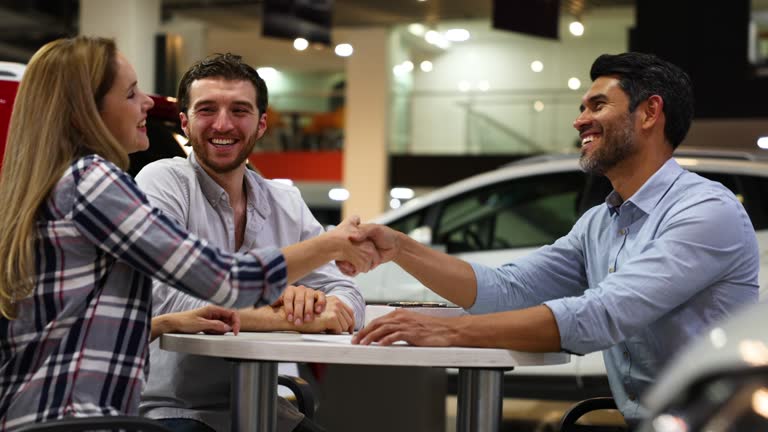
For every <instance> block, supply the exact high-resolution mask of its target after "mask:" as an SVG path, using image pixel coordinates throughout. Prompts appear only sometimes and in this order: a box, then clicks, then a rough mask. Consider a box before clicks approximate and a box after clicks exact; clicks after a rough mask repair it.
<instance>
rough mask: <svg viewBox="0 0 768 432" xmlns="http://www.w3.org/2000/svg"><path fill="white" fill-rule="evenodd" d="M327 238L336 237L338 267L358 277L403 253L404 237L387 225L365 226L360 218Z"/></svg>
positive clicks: (345, 221) (342, 223) (341, 227)
mask: <svg viewBox="0 0 768 432" xmlns="http://www.w3.org/2000/svg"><path fill="white" fill-rule="evenodd" d="M325 235H326V236H329V237H332V238H334V240H335V241H334V245H335V246H334V248H335V250H336V253H335V254H334V256H335V257H336V258H335V260H336V265H337V266H338V267H339V270H341V272H342V273H344V274H345V275H347V276H355V275H357V274H359V273H366V272H368V271H371V270H373V269H375V268H376V267H377V266H378V265H379V264H382V263H385V262H389V261H392V260H394V259H395V257H397V254H398V253H399V251H400V238H399V236H400V235H401V234H400V233H399V232H398V231H395V230H393V229H391V228H389V227H387V226H384V225H378V224H361V223H360V218H359V217H358V216H351V217H348V218H346V219H344V221H342V222H341V223H340V224H339V225H338V226H337V227H336V228H334V229H333V230H331V231H329V232H327V233H326V234H325Z"/></svg>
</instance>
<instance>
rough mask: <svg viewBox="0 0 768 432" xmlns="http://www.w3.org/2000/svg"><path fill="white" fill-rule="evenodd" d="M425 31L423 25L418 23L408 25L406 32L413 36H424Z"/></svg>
mask: <svg viewBox="0 0 768 432" xmlns="http://www.w3.org/2000/svg"><path fill="white" fill-rule="evenodd" d="M425 31H427V29H426V27H424V24H420V23H413V24H408V32H410V33H411V34H412V35H414V36H424V32H425Z"/></svg>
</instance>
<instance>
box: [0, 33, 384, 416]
mask: <svg viewBox="0 0 768 432" xmlns="http://www.w3.org/2000/svg"><path fill="white" fill-rule="evenodd" d="M151 107H152V101H151V99H150V98H149V97H147V95H146V94H144V93H142V92H141V91H140V90H139V88H138V86H137V82H136V73H135V72H134V70H133V68H132V67H131V65H130V64H129V63H128V62H127V61H126V60H125V58H124V57H123V56H122V55H121V54H119V53H118V52H117V50H116V48H115V44H114V42H112V41H111V40H107V39H100V38H89V37H77V38H74V39H64V40H58V41H55V42H51V43H49V44H47V45H45V46H44V47H42V48H41V49H40V50H39V51H38V52H37V53H36V54H35V55H34V56H33V57H32V59H31V61H30V63H29V65H28V67H27V69H26V71H25V75H24V78H23V79H22V81H21V84H20V87H19V93H18V96H17V99H16V103H15V106H14V109H13V115H12V118H11V124H10V133H9V136H8V144H7V149H6V153H5V159H4V161H3V169H2V173H1V174H0V202H2V203H3V206H2V209H0V260H1V261H0V262H2V271H0V311H2V317H0V430H13V429H15V428H17V427H19V426H21V425H23V424H27V423H31V422H39V421H45V420H49V419H55V418H61V417H66V416H101V415H117V414H126V413H127V414H135V413H136V412H137V407H138V401H139V395H140V393H141V384H142V383H143V380H144V373H145V372H146V370H147V366H148V365H147V360H148V359H147V352H148V341H149V338H150V310H151V305H150V299H151V278H152V277H154V278H157V279H159V280H162V281H164V282H166V283H168V284H170V285H172V286H174V287H176V288H178V289H180V290H183V291H186V292H189V293H191V294H194V295H196V296H199V297H201V298H205V299H208V300H210V301H212V302H215V303H217V304H220V305H223V306H227V307H243V306H247V305H254V304H269V303H272V302H273V301H275V300H276V299H277V298H278V297H279V296H280V294H281V292H282V290H283V289H284V288H285V286H286V283H288V282H292V281H294V280H296V279H298V278H299V277H301V276H303V275H304V274H306V273H308V272H309V271H311V270H312V269H314V268H315V267H318V266H320V265H322V264H324V263H326V262H328V261H331V260H338V259H344V260H350V261H352V262H353V263H355V264H356V265H357V268H358V269H360V270H367V269H368V268H370V266H371V265H372V264H374V260H375V259H376V257H375V249H373V248H372V246H371V244H370V243H357V244H353V243H352V242H350V241H349V237H350V235H352V234H353V233H355V232H356V230H357V228H356V225H357V223H358V221H357V220H347V221H345V222H344V223H342V224H341V225H340V226H339V227H338V228H337V229H335V230H333V231H330V232H328V233H326V234H324V235H321V236H319V237H316V238H314V239H311V240H308V241H306V242H303V243H299V244H296V245H293V246H288V247H286V248H283V249H282V250H279V249H264V250H254V251H250V252H249V253H246V254H228V253H224V252H222V251H219V250H217V249H214V248H211V247H208V246H207V245H206V243H205V242H204V241H202V240H200V239H198V238H197V237H195V236H193V235H191V234H189V233H187V232H186V231H185V230H184V229H183V228H181V227H179V226H178V225H176V224H174V223H173V222H172V221H171V220H170V219H168V218H166V217H165V216H164V215H163V214H162V213H161V212H159V211H158V210H156V209H153V208H152V207H151V206H150V205H149V204H148V203H147V201H146V198H145V197H144V194H143V193H142V192H141V191H140V190H139V189H138V187H137V186H136V184H135V183H134V182H133V180H132V179H131V178H130V177H129V176H128V175H127V174H125V172H124V171H123V170H124V169H125V168H126V167H127V165H128V156H127V155H128V153H130V152H134V151H138V150H142V149H146V148H147V146H148V145H149V143H148V141H147V136H146V117H147V111H148V110H149V109H150V108H151ZM213 319H214V320H217V319H220V320H224V321H227V322H228V324H231V325H232V327H233V329H236V327H237V325H238V324H239V322H238V321H237V318H236V316H235V317H233V316H227V315H226V314H218V313H217V314H214V315H213ZM182 330H183V329H182ZM193 330H196V329H193Z"/></svg>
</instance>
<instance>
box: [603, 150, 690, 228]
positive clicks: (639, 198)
mask: <svg viewBox="0 0 768 432" xmlns="http://www.w3.org/2000/svg"><path fill="white" fill-rule="evenodd" d="M684 171H685V170H683V168H682V167H681V166H680V165H678V163H677V161H676V160H675V159H674V158H669V160H667V161H666V162H665V163H664V165H662V166H661V168H659V169H658V170H657V171H656V172H655V173H653V175H652V176H651V177H650V178H649V179H648V180H646V182H645V183H643V185H642V186H640V189H638V190H637V192H635V193H634V195H632V196H631V197H629V199H628V200H627V201H626V202H631V203H632V204H634V206H635V207H637V208H638V209H640V210H641V211H642V212H643V213H645V214H650V213H651V211H652V210H653V209H654V208H655V207H656V205H657V204H658V203H659V201H661V199H662V198H663V197H664V195H665V194H666V193H667V191H668V190H669V188H670V187H671V186H672V185H673V184H674V183H675V181H676V180H677V178H678V177H679V176H680V174H682V173H683V172H684ZM605 203H606V204H607V205H608V209H609V211H610V212H611V215H614V214H616V213H618V212H619V209H620V207H621V206H623V205H624V204H625V202H624V201H622V199H621V196H620V195H619V193H618V192H616V191H615V190H613V191H611V193H610V194H609V195H608V197H607V198H606V199H605Z"/></svg>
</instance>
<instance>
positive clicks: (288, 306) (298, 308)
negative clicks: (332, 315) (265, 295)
mask: <svg viewBox="0 0 768 432" xmlns="http://www.w3.org/2000/svg"><path fill="white" fill-rule="evenodd" d="M326 305H327V300H326V297H325V293H324V292H322V291H317V290H313V289H312V288H307V287H305V286H304V285H298V286H295V285H288V287H287V288H286V289H285V291H283V294H282V295H281V296H280V298H278V299H277V301H276V302H274V303H273V304H272V307H280V306H282V307H283V308H284V309H285V318H286V320H288V322H290V323H292V324H293V325H296V326H301V325H302V324H304V323H309V322H312V321H313V320H314V319H315V314H321V313H323V311H324V310H325V307H326Z"/></svg>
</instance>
